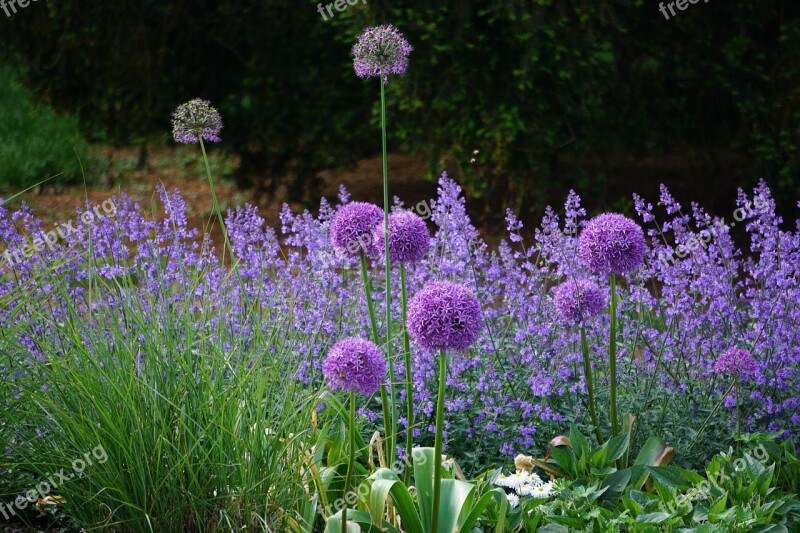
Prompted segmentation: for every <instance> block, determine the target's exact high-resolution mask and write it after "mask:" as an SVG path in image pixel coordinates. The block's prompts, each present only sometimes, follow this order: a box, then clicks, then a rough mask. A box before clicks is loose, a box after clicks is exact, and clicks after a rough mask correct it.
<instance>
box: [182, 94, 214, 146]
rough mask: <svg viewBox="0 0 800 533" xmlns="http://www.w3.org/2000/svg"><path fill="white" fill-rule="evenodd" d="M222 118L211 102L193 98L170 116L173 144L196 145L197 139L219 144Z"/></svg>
mask: <svg viewBox="0 0 800 533" xmlns="http://www.w3.org/2000/svg"><path fill="white" fill-rule="evenodd" d="M222 127H223V126H222V117H221V116H220V114H219V111H217V110H216V108H214V107H211V102H209V101H208V100H201V99H200V98H195V99H194V100H190V101H189V102H186V103H185V104H181V105H180V106H178V109H176V110H175V112H174V113H173V114H172V136H173V137H174V138H175V142H179V143H183V144H191V143H196V142H197V141H198V139H199V138H201V137H202V138H203V140H205V141H208V142H219V141H220V137H219V132H220V131H221V130H222Z"/></svg>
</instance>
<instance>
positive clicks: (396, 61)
mask: <svg viewBox="0 0 800 533" xmlns="http://www.w3.org/2000/svg"><path fill="white" fill-rule="evenodd" d="M411 50H412V48H411V45H410V44H408V41H406V39H405V37H403V34H402V33H400V32H399V31H397V29H396V28H395V27H394V26H392V25H391V24H387V25H385V26H374V27H372V28H367V29H366V30H364V33H363V34H362V35H361V37H359V38H358V42H357V43H356V44H355V45H353V55H354V56H355V60H354V61H353V64H354V66H355V70H356V75H357V76H358V77H359V78H381V79H383V83H389V75H390V74H397V75H403V74H405V72H406V69H407V68H408V54H410V53H411Z"/></svg>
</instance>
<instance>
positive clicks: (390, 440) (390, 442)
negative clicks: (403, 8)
mask: <svg viewBox="0 0 800 533" xmlns="http://www.w3.org/2000/svg"><path fill="white" fill-rule="evenodd" d="M380 83H381V141H382V148H383V235H384V239H383V243H384V257H385V263H384V264H385V274H386V361H387V362H388V363H389V389H390V395H391V416H392V418H391V421H390V422H391V428H387V429H386V442H387V447H388V448H389V449H388V453H387V457H388V461H389V464H394V455H395V452H396V444H395V440H396V438H395V435H396V434H395V430H396V427H395V420H396V419H397V410H396V405H395V398H397V396H396V395H395V390H394V361H393V360H392V305H391V301H392V291H391V271H392V265H391V260H390V257H389V158H388V156H387V153H386V87H385V84H384V83H383V78H382V77H381V78H380Z"/></svg>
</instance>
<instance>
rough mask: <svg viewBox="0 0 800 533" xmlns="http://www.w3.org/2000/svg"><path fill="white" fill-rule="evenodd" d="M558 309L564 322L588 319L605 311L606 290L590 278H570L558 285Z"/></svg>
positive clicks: (555, 297)
mask: <svg viewBox="0 0 800 533" xmlns="http://www.w3.org/2000/svg"><path fill="white" fill-rule="evenodd" d="M553 299H554V301H555V305H556V311H558V314H559V316H560V317H561V319H562V320H564V322H567V323H575V322H580V321H582V320H587V319H589V318H592V317H594V316H597V315H599V314H600V313H602V312H603V310H604V309H605V306H606V299H605V292H604V291H603V290H601V289H600V287H598V286H597V284H596V283H595V282H594V281H592V280H589V279H578V280H574V279H571V280H568V281H565V282H564V283H562V284H561V285H559V286H558V287H556V290H555V296H554V298H553Z"/></svg>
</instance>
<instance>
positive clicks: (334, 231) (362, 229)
mask: <svg viewBox="0 0 800 533" xmlns="http://www.w3.org/2000/svg"><path fill="white" fill-rule="evenodd" d="M382 221H383V209H381V208H380V207H378V206H377V205H375V204H370V203H367V202H352V203H349V204H346V205H345V206H344V207H342V208H341V209H339V210H338V211H337V212H336V214H335V215H334V216H333V220H332V221H331V243H332V244H333V247H334V249H336V251H337V252H339V254H341V255H343V256H344V257H350V258H357V257H359V256H360V255H361V253H362V252H363V253H365V254H367V255H372V254H373V253H374V252H375V250H374V247H373V246H372V230H373V228H375V226H376V225H377V224H378V223H380V222H382Z"/></svg>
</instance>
